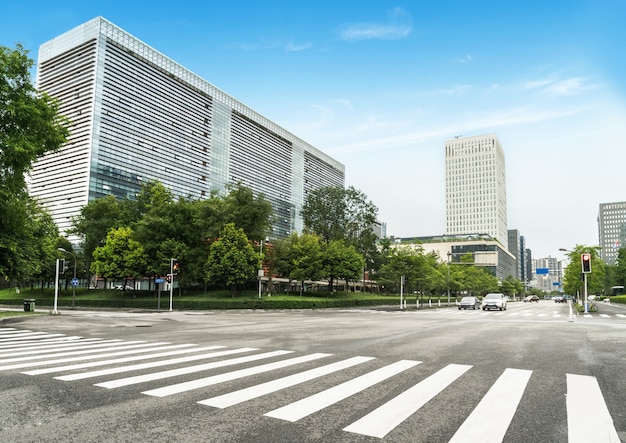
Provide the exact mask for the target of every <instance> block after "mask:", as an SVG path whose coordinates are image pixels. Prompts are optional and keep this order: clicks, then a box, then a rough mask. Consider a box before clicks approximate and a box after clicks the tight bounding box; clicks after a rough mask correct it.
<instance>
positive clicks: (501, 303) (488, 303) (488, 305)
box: [482, 292, 506, 311]
mask: <svg viewBox="0 0 626 443" xmlns="http://www.w3.org/2000/svg"><path fill="white" fill-rule="evenodd" d="M482 307H483V311H485V310H487V309H499V310H501V311H506V297H505V295H504V294H501V293H499V292H492V293H490V294H487V295H485V297H484V298H483V302H482Z"/></svg>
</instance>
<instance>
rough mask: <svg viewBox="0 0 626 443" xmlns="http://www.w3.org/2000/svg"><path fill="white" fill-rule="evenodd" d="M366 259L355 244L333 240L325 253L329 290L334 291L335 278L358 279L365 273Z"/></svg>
mask: <svg viewBox="0 0 626 443" xmlns="http://www.w3.org/2000/svg"><path fill="white" fill-rule="evenodd" d="M364 266H365V260H364V259H363V256H362V255H361V254H359V253H358V252H357V250H356V248H355V247H354V246H353V245H347V244H346V243H345V242H344V241H343V240H334V241H331V242H330V243H329V244H328V246H327V247H326V251H325V253H324V270H325V271H326V273H327V278H328V281H329V283H330V284H329V285H328V291H329V292H332V291H333V281H334V280H345V281H346V282H348V281H350V280H358V279H359V277H361V276H362V275H363V274H362V272H363V267H364Z"/></svg>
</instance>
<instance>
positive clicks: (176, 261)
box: [172, 260, 180, 274]
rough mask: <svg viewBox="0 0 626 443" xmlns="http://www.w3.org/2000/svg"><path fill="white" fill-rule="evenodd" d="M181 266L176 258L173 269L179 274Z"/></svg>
mask: <svg viewBox="0 0 626 443" xmlns="http://www.w3.org/2000/svg"><path fill="white" fill-rule="evenodd" d="M179 268H180V265H179V264H178V260H174V266H173V267H172V270H173V271H174V273H175V274H178V269H179Z"/></svg>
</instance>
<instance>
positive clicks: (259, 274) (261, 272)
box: [257, 238, 269, 298]
mask: <svg viewBox="0 0 626 443" xmlns="http://www.w3.org/2000/svg"><path fill="white" fill-rule="evenodd" d="M265 241H266V242H267V241H269V238H266V239H265ZM260 255H261V267H260V268H259V270H258V273H257V276H258V277H259V298H261V277H263V275H264V273H265V272H264V270H263V239H261V249H260Z"/></svg>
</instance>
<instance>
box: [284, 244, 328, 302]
mask: <svg viewBox="0 0 626 443" xmlns="http://www.w3.org/2000/svg"><path fill="white" fill-rule="evenodd" d="M290 248H291V251H290V254H289V259H290V260H289V261H290V264H289V270H288V272H289V273H288V274H287V275H289V279H290V280H296V281H299V282H300V283H301V285H300V295H302V292H303V291H304V282H305V281H306V280H321V279H322V278H324V277H325V276H326V272H325V269H324V252H323V250H322V242H321V240H320V238H319V237H318V236H316V235H314V234H307V233H304V234H302V235H298V234H297V233H293V234H292V235H291V237H290Z"/></svg>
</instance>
